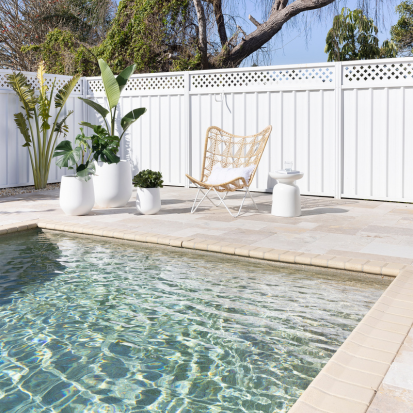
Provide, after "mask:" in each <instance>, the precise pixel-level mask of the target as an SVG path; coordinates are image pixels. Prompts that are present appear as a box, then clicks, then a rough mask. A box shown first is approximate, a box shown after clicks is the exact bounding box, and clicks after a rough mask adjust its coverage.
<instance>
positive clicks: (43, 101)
mask: <svg viewBox="0 0 413 413" xmlns="http://www.w3.org/2000/svg"><path fill="white" fill-rule="evenodd" d="M44 75H45V67H44V63H40V64H39V67H38V71H37V78H38V80H39V85H40V88H39V89H38V90H35V89H34V88H33V87H32V86H31V85H30V83H29V80H28V79H27V77H26V76H25V75H24V74H23V73H12V74H10V75H8V81H7V84H8V85H9V86H10V87H11V88H12V89H13V90H14V91H15V92H16V94H17V96H18V97H19V99H20V102H21V103H22V109H23V112H19V113H16V114H15V115H14V121H15V122H16V125H17V128H18V129H19V131H20V133H21V134H22V135H23V138H24V140H25V143H24V145H23V147H27V149H28V151H29V156H30V163H31V167H32V171H33V179H34V186H35V188H36V189H42V188H45V187H46V184H47V179H48V177H49V171H50V164H51V161H52V154H53V152H54V149H55V146H56V141H57V138H58V137H59V136H60V135H61V134H63V135H64V136H66V135H67V133H68V131H69V128H68V126H67V125H66V123H65V122H66V119H67V118H68V117H69V116H70V115H71V114H72V113H73V111H70V112H69V113H67V114H65V115H63V116H62V111H63V108H64V106H65V104H66V102H67V100H68V98H69V96H70V94H71V93H72V91H73V89H74V87H75V86H76V83H77V82H78V80H79V78H80V75H77V76H74V77H73V78H72V79H70V80H69V81H68V82H67V83H65V84H64V85H63V87H62V88H61V89H59V90H58V91H57V93H56V95H55V94H54V93H55V85H56V78H55V79H54V81H53V83H52V87H51V90H50V93H48V89H49V88H48V86H47V85H46V81H45V77H44ZM53 98H54V106H55V108H56V109H57V113H56V115H55V117H54V120H52V121H51V120H50V118H52V115H51V114H50V111H51V108H52V101H53ZM51 123H52V124H51Z"/></svg>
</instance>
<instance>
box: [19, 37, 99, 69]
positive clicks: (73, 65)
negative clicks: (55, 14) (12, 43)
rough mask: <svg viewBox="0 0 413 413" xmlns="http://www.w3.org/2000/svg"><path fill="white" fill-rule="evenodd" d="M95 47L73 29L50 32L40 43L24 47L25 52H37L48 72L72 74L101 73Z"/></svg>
mask: <svg viewBox="0 0 413 413" xmlns="http://www.w3.org/2000/svg"><path fill="white" fill-rule="evenodd" d="M93 49H94V48H93V47H88V46H87V45H85V44H84V43H82V42H81V41H80V39H79V36H78V35H76V34H74V33H73V32H72V31H70V30H61V29H55V30H53V31H51V32H49V33H48V34H47V35H46V40H45V41H44V42H43V43H42V44H40V45H30V46H23V47H22V51H23V52H26V53H27V52H29V53H31V54H35V55H36V57H37V60H39V61H43V62H44V63H45V67H46V71H47V72H48V73H55V74H57V75H70V76H72V75H75V74H80V75H88V76H95V75H98V74H99V66H98V65H97V59H96V56H95V55H94V53H93Z"/></svg>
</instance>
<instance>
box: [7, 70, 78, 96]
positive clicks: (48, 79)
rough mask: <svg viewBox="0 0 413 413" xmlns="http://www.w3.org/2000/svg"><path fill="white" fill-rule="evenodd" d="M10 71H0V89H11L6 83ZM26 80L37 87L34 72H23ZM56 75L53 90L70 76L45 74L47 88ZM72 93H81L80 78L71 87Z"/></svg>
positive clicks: (37, 83) (62, 84)
mask: <svg viewBox="0 0 413 413" xmlns="http://www.w3.org/2000/svg"><path fill="white" fill-rule="evenodd" d="M9 73H11V72H8V73H2V72H0V89H3V90H11V88H10V86H9V85H8V84H7V83H6V81H7V75H8V74H9ZM25 75H26V77H27V80H28V81H29V83H30V84H31V85H32V86H33V87H34V88H35V89H37V88H38V87H39V81H38V80H37V77H36V74H35V73H30V74H27V73H25ZM55 77H56V85H55V90H59V89H60V88H62V87H63V86H64V84H65V83H66V82H67V81H68V80H69V79H71V77H69V76H65V77H62V76H58V77H57V76H53V75H46V76H45V78H46V85H47V86H49V89H50V88H51V87H52V84H53V80H54V79H55ZM72 94H76V95H81V94H82V80H79V82H77V84H76V86H75V88H74V89H73V92H72Z"/></svg>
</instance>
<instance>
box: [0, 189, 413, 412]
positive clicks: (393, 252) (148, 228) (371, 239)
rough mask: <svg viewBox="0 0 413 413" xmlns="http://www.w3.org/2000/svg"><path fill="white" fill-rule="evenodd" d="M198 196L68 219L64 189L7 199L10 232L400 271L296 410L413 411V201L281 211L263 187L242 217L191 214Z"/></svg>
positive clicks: (320, 201)
mask: <svg viewBox="0 0 413 413" xmlns="http://www.w3.org/2000/svg"><path fill="white" fill-rule="evenodd" d="M194 195H195V190H193V189H184V188H174V187H167V188H164V189H163V190H162V204H163V207H162V210H161V211H160V212H159V213H158V214H157V215H153V216H142V215H138V214H137V212H136V209H135V207H134V201H133V198H132V199H131V201H130V202H129V203H128V205H127V206H126V207H124V208H116V209H94V210H92V212H91V213H90V214H89V215H87V216H83V217H68V216H65V215H64V214H63V213H62V212H61V211H60V209H59V202H58V192H57V191H47V192H43V193H36V194H24V195H21V196H18V197H17V196H16V197H10V198H2V199H0V235H1V234H4V233H8V232H14V231H17V230H24V229H29V228H35V227H37V226H39V227H40V228H46V229H55V230H63V231H69V232H75V233H80V234H90V235H99V236H105V237H111V238H119V239H127V240H132V241H141V242H151V243H158V244H166V245H171V246H176V247H181V248H190V249H199V250H205V251H214V252H220V253H226V254H235V255H241V256H247V257H251V258H260V259H265V260H270V261H279V262H288V263H295V264H306V265H313V266H319V267H328V268H335V269H347V270H351V271H360V272H366V273H373V274H380V275H386V276H392V277H396V279H395V281H393V283H392V284H391V285H390V286H389V288H388V289H387V290H386V292H385V293H384V294H383V296H382V297H381V298H380V299H379V301H378V302H377V303H376V304H375V306H374V307H373V308H372V309H371V310H370V312H369V313H368V314H367V315H366V316H365V318H364V319H363V320H362V322H361V323H360V324H359V326H358V327H357V328H356V329H355V330H354V331H353V332H352V334H351V335H350V336H349V337H348V339H347V340H346V341H345V342H344V344H343V345H342V346H341V347H340V349H339V350H338V351H337V353H336V354H335V355H334V356H333V358H332V359H331V360H330V362H329V363H328V364H327V365H326V366H325V368H324V369H323V370H322V371H321V372H320V374H319V375H318V376H317V378H316V379H315V380H314V381H313V383H312V384H311V385H310V386H309V388H308V389H307V390H306V391H305V392H304V394H303V395H302V396H301V398H300V399H299V400H298V402H297V403H296V404H295V405H294V407H293V408H292V410H291V412H294V413H313V412H314V413H315V412H330V413H350V412H351V413H357V412H368V413H384V412H386V413H387V412H401V413H403V412H410V411H413V331H412V329H411V328H412V323H413V265H412V264H413V205H410V204H398V203H385V202H375V201H362V200H334V199H328V198H317V197H302V206H303V208H302V210H303V213H302V216H301V217H298V218H278V217H273V216H272V215H270V214H269V212H270V208H271V195H269V194H255V199H256V201H257V204H258V206H259V209H260V211H259V212H256V211H251V212H248V213H246V214H245V215H243V216H242V217H240V218H237V219H234V218H232V217H231V216H230V215H229V214H228V213H227V212H226V210H224V209H221V208H214V207H213V208H212V209H211V208H209V207H208V205H207V204H205V205H206V208H203V209H201V210H199V212H197V213H195V214H190V207H191V203H192V200H193V197H194ZM240 196H241V195H238V194H237V195H235V198H238V199H236V200H235V201H233V202H236V201H238V202H239V198H240ZM233 202H230V204H231V203H233Z"/></svg>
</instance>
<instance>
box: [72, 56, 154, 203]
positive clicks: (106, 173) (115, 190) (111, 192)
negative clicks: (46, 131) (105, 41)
mask: <svg viewBox="0 0 413 413" xmlns="http://www.w3.org/2000/svg"><path fill="white" fill-rule="evenodd" d="M98 62H99V67H100V71H101V75H102V82H103V86H104V89H105V94H106V99H107V102H108V107H109V110H108V109H106V108H104V107H103V106H101V105H100V104H99V103H97V102H94V101H92V100H89V99H85V98H79V99H81V100H82V101H83V102H84V103H86V104H87V105H89V106H90V107H91V108H93V109H94V110H96V112H98V113H99V114H100V115H101V116H102V118H103V122H104V126H103V127H102V126H95V125H91V124H90V123H88V122H81V125H83V126H87V127H89V128H92V129H93V131H94V133H95V136H98V137H99V142H101V143H102V144H103V141H104V140H105V139H107V140H109V141H110V144H111V145H112V152H113V153H114V155H115V157H108V156H105V155H104V156H99V161H100V163H97V162H96V175H95V176H94V177H93V182H94V188H95V199H96V204H97V205H99V206H101V207H105V208H110V207H120V206H124V205H126V203H127V202H128V201H129V199H130V197H131V195H132V183H131V182H132V172H131V166H130V164H129V161H126V160H121V159H120V158H119V157H118V156H117V153H118V151H119V147H120V142H121V140H122V138H123V136H124V134H125V132H126V131H127V130H128V129H129V127H130V126H131V125H132V124H133V123H134V122H135V121H136V120H138V119H139V117H140V116H142V115H143V114H144V113H145V112H146V109H145V108H138V109H133V110H132V111H130V112H129V113H127V114H126V115H125V116H123V118H122V119H121V120H120V126H121V128H122V134H121V135H120V137H118V136H116V135H115V124H116V115H117V105H118V102H119V98H120V95H121V93H122V91H123V89H124V87H125V86H126V84H127V83H128V80H129V77H130V76H131V75H132V74H133V72H134V71H135V69H136V65H131V66H129V67H127V68H126V69H125V70H123V71H122V72H121V73H120V74H119V75H118V76H117V77H115V76H114V75H113V73H112V71H111V70H110V68H109V66H108V65H107V63H106V62H105V61H104V60H102V59H99V61H98ZM108 115H109V117H110V120H109V122H108V119H107V117H108ZM96 128H99V129H98V130H97V129H96ZM115 138H116V139H115ZM115 141H117V145H114V143H115ZM95 160H96V161H98V159H96V158H95Z"/></svg>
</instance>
